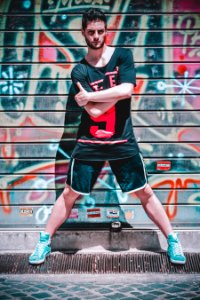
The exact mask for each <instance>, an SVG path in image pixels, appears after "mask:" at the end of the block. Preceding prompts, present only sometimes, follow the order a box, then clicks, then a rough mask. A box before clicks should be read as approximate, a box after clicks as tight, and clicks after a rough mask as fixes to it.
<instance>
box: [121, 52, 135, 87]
mask: <svg viewBox="0 0 200 300" xmlns="http://www.w3.org/2000/svg"><path fill="white" fill-rule="evenodd" d="M119 82H120V83H133V84H134V86H136V73H135V67H134V61H133V55H132V52H131V50H130V49H123V51H121V55H120V60H119Z"/></svg>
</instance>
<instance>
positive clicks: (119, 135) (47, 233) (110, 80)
mask: <svg viewBox="0 0 200 300" xmlns="http://www.w3.org/2000/svg"><path fill="white" fill-rule="evenodd" d="M106 29H107V28H106V18H105V15H104V14H103V13H102V12H101V11H100V10H99V9H89V10H87V11H86V12H85V13H84V15H83V19H82V34H83V36H84V38H85V41H86V43H87V46H88V53H87V55H86V56H85V58H83V59H82V60H81V62H80V63H79V64H77V65H76V66H75V68H74V69H73V70H72V74H71V76H72V81H73V83H74V85H75V86H76V89H77V94H76V96H75V100H76V102H77V104H78V105H79V106H81V107H83V108H84V110H83V113H82V117H81V123H80V126H79V131H78V135H77V143H76V146H75V149H74V151H73V153H72V158H71V161H70V168H69V171H68V176H67V183H66V186H65V188H64V191H63V193H62V194H61V196H60V197H59V198H58V199H57V201H56V203H55V205H54V207H53V210H52V213H51V216H50V218H49V220H48V223H47V225H46V228H45V230H44V232H41V233H40V241H39V242H38V244H37V246H36V249H35V251H34V252H33V254H32V255H31V256H30V257H29V262H30V263H31V264H39V263H42V262H44V260H45V258H46V256H47V255H49V254H50V252H51V246H50V242H51V238H52V236H53V235H54V233H55V232H56V230H57V229H58V228H59V227H60V226H61V224H62V223H63V222H64V221H65V220H66V219H67V218H68V217H69V215H70V212H71V209H72V207H73V205H74V203H75V200H76V199H77V198H78V196H79V195H80V194H83V195H86V194H89V193H90V192H91V189H92V187H93V185H94V183H95V181H96V179H97V177H98V175H99V173H100V171H101V169H102V167H103V165H104V163H105V161H109V164H110V166H111V169H112V171H113V173H114V174H115V176H116V178H117V181H118V183H119V185H120V187H121V189H122V191H123V192H127V193H130V194H131V193H135V194H136V196H137V197H138V198H139V199H140V200H141V203H142V205H143V208H144V210H145V211H146V213H147V215H148V216H149V217H150V219H151V220H152V221H153V222H154V223H155V224H156V225H157V226H158V227H159V228H160V230H161V231H162V233H163V234H164V235H165V237H166V238H167V241H168V245H169V246H168V251H167V252H168V255H169V258H170V261H171V262H173V263H178V264H184V263H185V261H186V258H185V256H184V254H183V251H182V247H181V245H180V242H179V240H178V238H177V235H176V234H175V233H174V232H173V230H172V227H171V225H170V222H169V220H168V217H167V215H166V213H165V211H164V209H163V207H162V205H161V203H160V201H159V200H158V199H157V197H156V196H155V194H154V193H153V191H152V189H151V187H150V186H149V185H148V183H147V178H146V172H145V168H144V163H143V158H142V156H141V153H140V151H139V148H138V145H137V142H136V140H135V137H134V133H133V130H132V122H131V116H130V104H131V95H132V91H133V86H134V85H135V70H134V64H133V58H132V53H131V51H130V50H129V49H123V48H113V47H109V46H107V45H106V44H105V40H106V34H107V31H106ZM86 174H87V176H86Z"/></svg>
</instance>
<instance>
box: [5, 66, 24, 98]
mask: <svg viewBox="0 0 200 300" xmlns="http://www.w3.org/2000/svg"><path fill="white" fill-rule="evenodd" d="M13 75H14V70H13V67H12V66H9V68H8V72H7V73H6V72H4V71H3V72H2V77H3V78H5V80H3V81H0V86H1V90H2V94H9V97H10V98H13V95H14V94H20V92H21V90H22V88H23V86H24V82H23V81H19V80H18V79H22V78H23V75H22V74H20V75H18V76H16V80H14V76H13Z"/></svg>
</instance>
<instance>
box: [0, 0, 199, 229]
mask: <svg viewBox="0 0 200 300" xmlns="http://www.w3.org/2000/svg"><path fill="white" fill-rule="evenodd" d="M91 6H93V7H100V8H102V9H103V10H104V11H105V13H106V15H107V18H108V38H107V44H109V45H112V46H116V47H125V48H130V49H131V51H132V52H133V55H134V60H135V66H136V72H137V87H136V88H135V90H134V93H133V96H132V112H131V113H132V120H133V125H134V131H135V135H136V137H137V140H138V143H139V146H140V149H141V151H142V153H143V156H144V159H145V163H146V169H147V171H148V180H149V183H150V185H151V186H152V187H153V189H154V191H155V193H156V195H157V196H158V197H159V199H160V201H161V202H162V204H163V206H164V208H165V210H166V212H167V214H168V216H169V218H170V220H171V222H172V224H173V225H174V226H176V227H179V228H181V227H195V226H199V225H200V191H199V188H200V157H199V153H200V127H199V125H200V117H199V115H200V64H199V61H200V7H199V6H198V5H197V1H195V0H190V1H187V0H181V1H180V0H174V1H168V0H156V1H146V0H124V1H122V0H116V1H114V0H20V1H14V0H1V1H0V13H1V18H0V30H1V34H0V61H1V65H0V227H2V228H4V227H12V228H20V227H23V228H24V227H27V228H29V227H33V228H34V227H44V224H45V223H46V221H47V218H48V216H49V214H50V213H51V209H52V206H53V204H54V203H55V201H56V198H57V197H58V195H59V194H60V193H61V192H62V190H63V187H64V185H65V180H66V172H67V169H68V164H69V159H70V155H71V152H72V149H73V147H74V143H75V136H76V132H77V127H78V125H79V121H80V115H81V110H80V109H79V108H78V107H77V106H76V104H75V101H74V97H73V96H74V93H73V87H72V85H71V80H70V73H71V70H72V68H73V67H74V65H75V64H76V63H77V62H78V61H79V60H80V59H81V58H82V57H83V56H84V55H85V53H86V46H85V42H84V39H83V37H82V35H81V32H80V27H81V14H82V12H83V11H84V9H86V8H88V7H91ZM116 220H119V221H121V222H123V224H124V226H127V227H133V228H144V227H148V228H151V227H154V225H153V223H152V222H151V221H150V220H149V219H148V217H147V216H146V214H145V212H144V211H143V209H142V207H141V204H140V201H139V200H138V199H137V198H136V197H134V198H133V197H131V196H130V195H127V194H123V193H122V192H121V191H120V189H119V186H118V184H117V182H116V180H115V178H114V176H113V175H112V172H111V169H110V167H109V165H108V164H105V166H104V168H103V169H102V172H101V175H100V176H99V178H98V180H97V182H96V184H95V187H94V190H93V192H92V193H91V195H90V196H84V197H80V198H79V199H78V201H77V202H76V204H75V206H74V208H73V210H72V213H71V215H70V218H69V220H68V221H67V222H66V223H65V224H64V225H63V226H64V227H66V228H71V227H84V226H85V227H86V228H87V227H90V226H92V227H94V226H95V227H98V226H102V227H107V226H109V224H110V222H113V221H116Z"/></svg>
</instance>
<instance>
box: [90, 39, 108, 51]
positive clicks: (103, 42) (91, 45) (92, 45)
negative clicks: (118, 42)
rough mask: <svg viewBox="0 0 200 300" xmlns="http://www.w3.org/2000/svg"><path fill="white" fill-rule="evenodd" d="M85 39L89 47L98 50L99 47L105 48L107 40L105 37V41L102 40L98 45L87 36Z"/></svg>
mask: <svg viewBox="0 0 200 300" xmlns="http://www.w3.org/2000/svg"><path fill="white" fill-rule="evenodd" d="M85 41H86V44H87V45H88V47H89V48H91V49H93V50H98V49H101V48H103V46H104V44H105V41H106V37H104V39H103V41H102V42H101V44H100V45H98V46H94V44H93V43H91V42H90V41H89V40H88V39H87V38H86V37H85Z"/></svg>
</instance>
